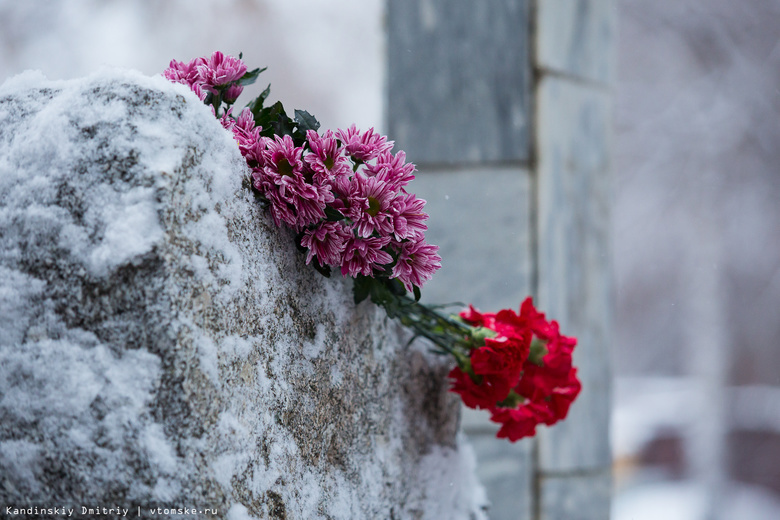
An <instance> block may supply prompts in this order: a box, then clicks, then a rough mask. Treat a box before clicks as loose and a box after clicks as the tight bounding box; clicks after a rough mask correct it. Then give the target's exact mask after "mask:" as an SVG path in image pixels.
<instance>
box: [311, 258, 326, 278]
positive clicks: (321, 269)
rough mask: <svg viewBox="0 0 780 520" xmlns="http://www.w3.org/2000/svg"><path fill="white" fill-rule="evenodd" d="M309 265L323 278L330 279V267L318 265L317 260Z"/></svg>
mask: <svg viewBox="0 0 780 520" xmlns="http://www.w3.org/2000/svg"><path fill="white" fill-rule="evenodd" d="M311 265H313V266H314V268H315V269H316V270H317V271H318V272H319V273H320V274H321V275H322V276H324V277H325V278H330V266H329V265H320V261H319V260H315V261H314V262H312V263H311Z"/></svg>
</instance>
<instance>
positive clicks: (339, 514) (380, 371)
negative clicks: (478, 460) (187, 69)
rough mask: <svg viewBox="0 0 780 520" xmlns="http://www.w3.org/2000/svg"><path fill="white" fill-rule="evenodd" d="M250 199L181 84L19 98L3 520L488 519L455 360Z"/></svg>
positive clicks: (230, 149) (224, 136)
mask: <svg viewBox="0 0 780 520" xmlns="http://www.w3.org/2000/svg"><path fill="white" fill-rule="evenodd" d="M246 176H247V171H246V168H245V165H244V164H243V162H242V158H241V157H240V154H239V153H238V149H237V147H236V145H235V143H234V142H233V141H232V138H231V136H230V135H229V133H228V132H226V131H224V130H223V129H222V127H221V125H220V124H219V123H218V122H217V121H216V120H215V119H214V117H213V116H212V114H211V112H210V110H209V109H208V108H207V107H205V106H204V105H203V104H201V103H200V102H199V101H198V99H197V98H196V97H195V96H194V95H193V94H192V93H190V92H189V91H187V90H186V88H184V87H183V86H181V85H172V84H170V83H168V82H166V81H165V80H163V79H162V78H148V77H144V76H141V75H139V74H135V73H129V72H122V71H114V70H104V71H101V72H99V73H97V74H95V75H92V76H90V77H88V78H85V79H81V80H74V81H67V82H54V81H48V80H46V79H45V78H44V77H43V76H41V75H40V74H38V73H25V74H23V75H21V76H18V77H16V78H13V79H12V80H9V81H8V82H6V83H5V84H4V85H3V86H2V87H0V418H1V419H0V504H2V505H3V507H6V506H12V507H18V508H24V507H29V506H31V505H35V506H38V507H44V506H45V507H55V506H57V507H73V508H76V509H77V511H78V512H81V509H80V508H82V507H92V508H97V507H106V508H110V507H119V508H128V509H130V510H131V511H133V512H135V511H136V510H137V508H138V507H140V508H141V510H142V511H143V510H144V509H146V508H156V507H162V508H169V509H170V508H182V509H183V508H195V509H197V510H200V511H203V510H205V509H212V510H214V511H216V513H215V514H213V515H212V516H213V517H217V518H236V519H243V518H273V519H282V518H284V519H315V518H323V519H324V518H329V519H342V518H344V519H346V518H371V519H373V518H395V519H399V520H400V519H407V518H431V519H444V518H446V519H458V518H463V519H467V518H481V517H482V516H483V511H482V507H483V503H484V494H483V493H482V489H481V487H480V485H479V483H478V482H477V481H476V478H475V477H474V459H473V455H472V453H471V450H470V447H469V446H468V445H467V444H465V443H464V442H463V441H462V439H461V438H460V436H459V435H458V434H457V431H458V401H457V399H456V398H455V397H454V396H453V395H452V394H448V393H447V392H446V379H445V377H446V373H447V369H448V367H447V365H446V360H445V359H441V358H438V357H434V356H432V355H430V354H428V353H427V352H426V348H425V346H424V345H422V346H420V345H417V344H416V343H413V344H412V345H409V346H407V343H406V339H407V337H406V335H405V333H404V332H403V331H402V330H400V329H399V328H398V326H397V325H396V324H395V323H394V322H392V321H389V320H387V319H386V318H385V317H384V315H383V313H382V311H381V310H380V309H378V308H376V307H375V306H373V304H371V303H368V302H365V303H362V304H360V305H358V306H355V305H354V304H353V302H352V298H351V282H350V281H348V280H344V279H342V278H341V277H339V276H334V277H333V278H330V279H326V278H324V277H323V276H321V275H320V274H318V273H317V272H316V271H314V269H312V268H310V267H309V266H306V265H305V264H304V256H303V255H302V254H300V253H299V252H298V251H296V249H295V247H294V244H293V241H292V237H291V234H290V232H288V231H286V230H279V229H277V228H275V227H274V226H273V224H272V223H271V221H270V219H269V218H268V217H267V216H266V215H265V214H264V212H263V210H262V208H261V207H260V206H259V204H258V203H257V201H256V200H254V198H253V195H252V194H251V192H250V191H249V190H248V189H247V187H246V184H245V183H246ZM161 516H162V515H161ZM207 516H208V514H207Z"/></svg>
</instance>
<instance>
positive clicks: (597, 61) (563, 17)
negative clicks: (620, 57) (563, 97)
mask: <svg viewBox="0 0 780 520" xmlns="http://www.w3.org/2000/svg"><path fill="white" fill-rule="evenodd" d="M616 22H617V6H616V1H615V0H543V1H540V2H537V8H536V28H537V31H536V62H537V64H538V65H540V66H541V67H543V68H547V69H551V70H554V71H559V72H564V73H567V74H572V75H575V76H579V77H581V78H584V79H588V80H592V81H597V82H601V83H605V84H608V83H611V82H612V81H613V79H614V75H615V55H614V49H615V40H616V37H617V35H616V25H617V23H616Z"/></svg>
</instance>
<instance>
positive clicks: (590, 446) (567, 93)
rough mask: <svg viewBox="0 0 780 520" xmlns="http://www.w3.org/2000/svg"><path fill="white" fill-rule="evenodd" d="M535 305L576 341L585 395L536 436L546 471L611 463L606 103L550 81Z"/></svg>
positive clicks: (541, 103) (598, 92)
mask: <svg viewBox="0 0 780 520" xmlns="http://www.w3.org/2000/svg"><path fill="white" fill-rule="evenodd" d="M538 114H539V118H538V121H539V123H538V134H537V135H538V149H539V152H538V153H539V162H538V169H539V170H538V201H539V210H538V211H539V213H538V216H537V217H538V226H539V235H538V255H539V257H538V276H539V281H538V283H539V287H538V291H539V298H538V301H539V305H540V308H541V309H543V310H544V311H545V312H547V315H548V317H550V318H553V319H556V320H558V321H559V322H560V324H561V327H562V331H563V333H564V334H567V335H573V336H577V337H578V340H579V341H578V346H577V349H576V350H575V353H574V361H575V364H576V366H578V367H579V377H580V380H581V381H582V384H583V391H582V393H581V395H580V397H579V398H578V400H577V401H576V402H575V403H574V405H573V406H572V409H571V411H570V413H569V417H568V418H567V419H566V420H565V421H563V422H562V423H559V424H557V425H555V426H553V427H552V428H550V429H546V430H542V431H541V432H540V437H541V443H540V463H541V468H542V469H543V470H556V471H565V470H572V469H587V468H594V467H603V466H606V465H608V464H609V461H610V447H609V434H608V426H609V401H610V376H611V374H610V341H611V316H612V283H611V282H612V280H611V251H610V239H609V230H610V220H609V217H610V211H609V209H610V206H611V199H610V193H611V192H610V186H611V183H610V174H609V171H610V170H609V153H608V150H609V135H610V121H611V110H610V98H609V94H608V92H606V91H604V90H602V89H600V88H590V87H587V86H585V85H583V84H576V83H574V82H571V81H567V80H563V79H560V78H556V77H550V76H548V77H546V78H544V79H543V80H542V81H541V83H540V85H539V92H538Z"/></svg>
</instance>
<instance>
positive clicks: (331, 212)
mask: <svg viewBox="0 0 780 520" xmlns="http://www.w3.org/2000/svg"><path fill="white" fill-rule="evenodd" d="M325 217H326V219H327V220H328V221H329V222H338V221H339V220H344V219H345V218H347V217H345V216H344V215H342V214H341V212H340V211H339V210H337V209H336V208H332V207H330V206H325Z"/></svg>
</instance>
